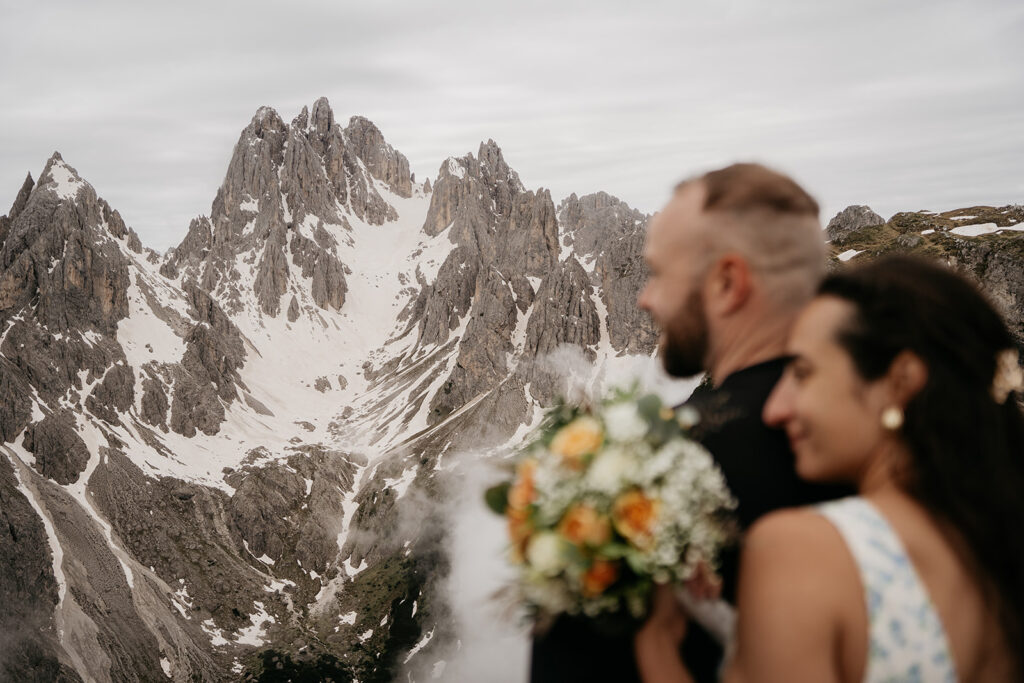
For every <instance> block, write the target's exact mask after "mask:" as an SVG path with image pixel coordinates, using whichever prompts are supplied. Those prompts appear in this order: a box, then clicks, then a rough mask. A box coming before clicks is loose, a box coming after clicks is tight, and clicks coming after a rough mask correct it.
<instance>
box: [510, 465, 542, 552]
mask: <svg viewBox="0 0 1024 683" xmlns="http://www.w3.org/2000/svg"><path fill="white" fill-rule="evenodd" d="M536 470H537V461H536V460H534V459H533V458H530V459H528V460H524V461H522V462H521V463H519V466H518V467H517V468H516V479H515V482H514V483H513V484H512V487H511V488H510V489H509V490H508V507H506V508H505V517H506V518H507V519H508V537H509V540H510V541H512V559H513V561H515V562H522V561H523V557H524V553H525V552H526V544H527V543H528V542H529V540H530V534H532V533H533V525H532V524H531V523H530V511H529V509H528V508H529V505H530V503H532V502H533V501H534V499H535V498H536V497H537V492H536V490H535V489H534V485H533V473H534V472H535V471H536Z"/></svg>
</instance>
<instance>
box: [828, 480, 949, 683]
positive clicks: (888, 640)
mask: <svg viewBox="0 0 1024 683" xmlns="http://www.w3.org/2000/svg"><path fill="white" fill-rule="evenodd" d="M817 510H818V512H820V513H821V514H822V515H824V516H825V518H826V519H828V520H829V521H830V522H831V523H832V524H833V526H835V527H836V529H838V530H839V533H840V534H841V535H842V537H843V540H845V541H846V545H847V546H848V547H849V549H850V553H851V554H852V555H853V557H854V560H855V561H856V562H857V566H858V568H859V570H860V576H861V583H862V584H863V586H864V599H865V601H866V603H867V612H868V636H869V639H868V661H867V667H866V669H865V673H864V681H865V683H883V682H885V683H896V682H897V681H899V682H900V683H917V682H920V683H953V682H954V681H956V667H955V666H954V664H953V658H952V655H951V651H950V648H949V642H948V641H947V639H946V632H945V630H944V629H943V627H942V622H941V621H940V620H939V615H938V613H937V611H936V609H935V606H934V605H933V604H932V601H931V598H930V597H929V596H928V593H927V591H926V590H925V588H924V584H922V583H921V579H920V578H919V577H918V575H917V571H916V570H915V569H914V565H913V564H911V562H910V558H909V557H908V556H907V552H906V550H905V549H904V547H903V544H902V543H901V542H900V539H899V537H898V536H897V535H896V532H895V531H893V529H892V527H891V526H889V523H888V522H887V521H886V519H885V518H884V517H883V516H882V515H881V514H880V513H879V512H878V510H877V509H875V507H874V506H873V505H872V504H871V503H869V502H868V501H867V500H865V499H864V498H860V497H850V498H844V499H842V500H837V501H833V502H830V503H825V504H822V505H819V506H817Z"/></svg>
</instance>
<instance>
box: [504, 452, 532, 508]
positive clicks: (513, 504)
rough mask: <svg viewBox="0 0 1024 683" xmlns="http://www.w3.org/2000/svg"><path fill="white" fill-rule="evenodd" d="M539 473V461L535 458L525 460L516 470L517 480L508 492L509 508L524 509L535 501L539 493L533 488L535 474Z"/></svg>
mask: <svg viewBox="0 0 1024 683" xmlns="http://www.w3.org/2000/svg"><path fill="white" fill-rule="evenodd" d="M536 471H537V461H536V460H534V459H533V458H530V459H528V460H524V461H522V462H521V463H519V466H518V467H517V468H516V480H515V483H513V484H512V488H510V489H509V491H508V506H509V507H510V508H518V509H523V508H525V507H526V506H527V505H529V504H530V503H532V502H533V501H534V499H535V498H536V497H537V492H536V491H535V490H534V487H533V473H534V472H536Z"/></svg>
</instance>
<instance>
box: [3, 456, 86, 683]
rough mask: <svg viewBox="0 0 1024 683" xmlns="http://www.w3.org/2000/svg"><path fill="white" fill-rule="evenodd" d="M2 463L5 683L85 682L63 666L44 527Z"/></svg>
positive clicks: (5, 462)
mask: <svg viewBox="0 0 1024 683" xmlns="http://www.w3.org/2000/svg"><path fill="white" fill-rule="evenodd" d="M21 488H22V487H21V486H20V485H19V482H18V478H17V476H16V474H15V472H14V469H13V468H12V467H11V463H10V462H9V461H8V460H7V458H0V603H2V604H3V606H4V607H3V609H2V610H0V633H3V634H4V644H3V648H2V649H0V680H5V681H62V682H65V681H66V682H71V681H76V682H77V681H81V680H82V679H81V677H80V676H79V675H78V674H77V673H75V671H74V669H73V668H72V667H71V666H70V662H66V661H64V662H62V661H61V658H60V656H59V655H58V654H57V653H58V652H59V651H60V646H59V642H58V635H57V628H56V625H55V624H54V622H53V612H54V608H55V607H56V606H57V600H58V594H57V581H56V579H55V578H54V575H53V559H52V555H51V553H50V551H49V541H48V540H47V537H46V530H45V529H44V527H43V523H42V521H41V520H40V519H39V517H38V515H36V513H35V511H34V510H33V509H32V506H31V504H30V503H29V501H28V500H27V499H26V497H25V495H24V493H23V492H22V490H21Z"/></svg>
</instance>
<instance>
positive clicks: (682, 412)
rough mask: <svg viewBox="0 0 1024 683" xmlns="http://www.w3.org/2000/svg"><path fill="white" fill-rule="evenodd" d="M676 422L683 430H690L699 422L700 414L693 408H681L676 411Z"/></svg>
mask: <svg viewBox="0 0 1024 683" xmlns="http://www.w3.org/2000/svg"><path fill="white" fill-rule="evenodd" d="M676 422H678V423H679V426H680V427H682V428H683V429H691V428H693V427H695V426H696V425H697V423H698V422H700V413H699V412H697V409H696V408H694V407H693V406H683V407H682V408H680V409H679V410H677V411H676Z"/></svg>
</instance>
